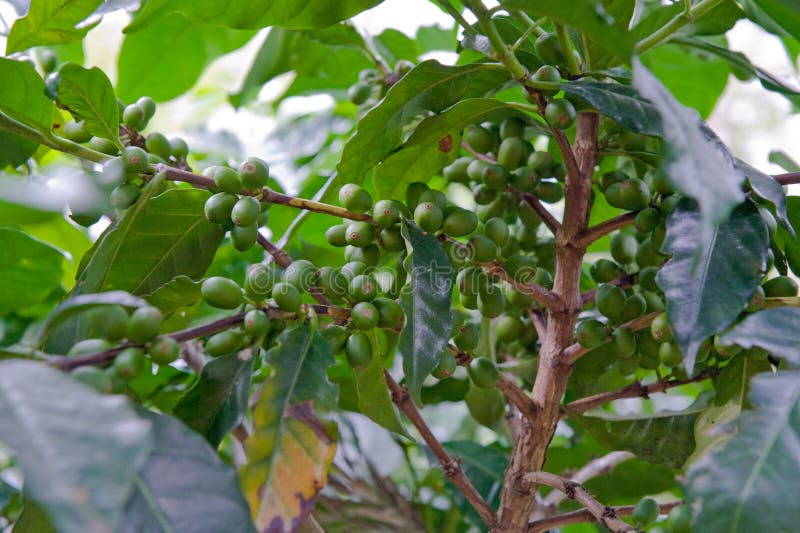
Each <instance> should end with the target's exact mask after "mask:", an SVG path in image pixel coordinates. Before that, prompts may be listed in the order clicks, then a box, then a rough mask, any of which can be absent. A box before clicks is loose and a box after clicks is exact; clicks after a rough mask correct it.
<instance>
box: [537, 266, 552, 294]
mask: <svg viewBox="0 0 800 533" xmlns="http://www.w3.org/2000/svg"><path fill="white" fill-rule="evenodd" d="M533 282H534V283H536V284H537V285H541V286H542V287H544V288H545V289H552V288H553V275H552V274H551V273H550V271H548V270H546V269H544V268H537V269H536V274H534V275H533Z"/></svg>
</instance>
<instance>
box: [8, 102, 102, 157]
mask: <svg viewBox="0 0 800 533" xmlns="http://www.w3.org/2000/svg"><path fill="white" fill-rule="evenodd" d="M0 131H7V132H9V133H13V134H15V135H18V136H20V137H25V138H27V139H30V140H32V141H35V142H37V143H39V144H43V145H45V146H47V147H48V148H52V149H54V150H58V151H60V152H65V153H68V154H72V155H75V156H78V157H80V158H82V159H86V160H88V161H93V162H95V163H103V162H105V161H106V160H108V159H110V158H111V156H108V155H106V154H103V153H100V152H98V151H95V150H92V149H91V148H87V147H85V146H81V145H80V144H77V143H74V142H72V141H68V140H67V139H62V138H61V137H57V136H55V135H47V134H45V133H44V132H41V131H39V130H37V129H35V128H32V127H31V126H28V125H27V124H23V123H22V122H19V121H17V120H15V119H13V118H11V117H9V116H8V115H6V114H5V113H0Z"/></svg>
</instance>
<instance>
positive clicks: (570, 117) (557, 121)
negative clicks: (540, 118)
mask: <svg viewBox="0 0 800 533" xmlns="http://www.w3.org/2000/svg"><path fill="white" fill-rule="evenodd" d="M544 116H545V118H546V119H547V122H548V123H550V125H551V126H553V127H554V128H558V129H560V130H565V129H567V128H569V127H570V126H572V125H573V124H574V123H575V118H576V117H577V112H576V111H575V107H574V106H573V105H572V102H570V101H569V100H567V99H566V98H556V99H555V100H551V101H550V102H548V103H547V107H546V108H545V110H544Z"/></svg>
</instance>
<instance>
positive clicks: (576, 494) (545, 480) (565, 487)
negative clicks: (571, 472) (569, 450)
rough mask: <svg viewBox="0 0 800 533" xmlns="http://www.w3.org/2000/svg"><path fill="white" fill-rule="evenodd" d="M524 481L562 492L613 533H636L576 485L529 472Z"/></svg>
mask: <svg viewBox="0 0 800 533" xmlns="http://www.w3.org/2000/svg"><path fill="white" fill-rule="evenodd" d="M524 480H525V481H527V482H528V483H530V484H532V485H547V486H549V487H553V488H554V489H556V490H559V491H561V492H563V493H564V494H566V496H567V498H569V499H571V500H576V501H578V502H579V503H580V504H581V505H583V506H584V507H585V508H586V510H587V511H589V512H590V513H591V515H592V516H593V517H594V518H595V519H596V520H597V521H598V522H600V523H601V524H603V526H605V527H606V528H608V529H610V530H611V531H613V532H614V533H625V532H628V531H636V528H634V527H633V526H632V525H630V524H628V523H627V522H624V521H622V520H620V519H619V517H618V516H617V513H616V512H615V511H614V509H613V508H611V507H607V506H605V505H603V504H602V503H600V502H599V501H597V499H596V498H595V497H594V496H592V494H591V493H590V492H589V491H588V490H586V489H585V488H583V487H582V486H581V485H580V484H578V483H575V482H573V481H570V480H568V479H564V478H562V477H561V476H557V475H555V474H551V473H549V472H529V473H527V474H525V475H524ZM529 527H530V526H529Z"/></svg>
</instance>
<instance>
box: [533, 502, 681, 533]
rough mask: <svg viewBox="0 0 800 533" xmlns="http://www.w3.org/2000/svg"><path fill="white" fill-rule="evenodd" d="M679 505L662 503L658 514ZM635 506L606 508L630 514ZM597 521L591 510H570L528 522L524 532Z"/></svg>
mask: <svg viewBox="0 0 800 533" xmlns="http://www.w3.org/2000/svg"><path fill="white" fill-rule="evenodd" d="M680 505H684V502H683V500H679V501H675V502H669V503H662V504H660V505H659V506H658V508H659V514H666V513H669V512H670V511H671V510H672V509H673V508H674V507H678V506H680ZM635 508H636V506H635V505H622V506H618V507H608V510H609V512H610V513H614V514H615V515H616V516H630V515H632V514H633V510H634V509H635ZM597 521H598V520H597V517H596V516H595V515H594V514H592V512H591V511H589V510H587V509H581V510H579V511H570V512H568V513H564V514H560V515H556V516H551V517H550V518H543V519H541V520H534V521H533V522H529V523H528V528H527V529H526V530H525V531H526V533H540V532H542V531H547V530H548V529H556V528H558V527H559V526H568V525H570V524H584V523H591V522H597Z"/></svg>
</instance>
